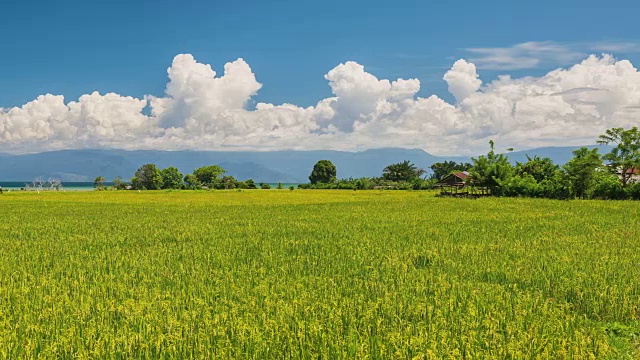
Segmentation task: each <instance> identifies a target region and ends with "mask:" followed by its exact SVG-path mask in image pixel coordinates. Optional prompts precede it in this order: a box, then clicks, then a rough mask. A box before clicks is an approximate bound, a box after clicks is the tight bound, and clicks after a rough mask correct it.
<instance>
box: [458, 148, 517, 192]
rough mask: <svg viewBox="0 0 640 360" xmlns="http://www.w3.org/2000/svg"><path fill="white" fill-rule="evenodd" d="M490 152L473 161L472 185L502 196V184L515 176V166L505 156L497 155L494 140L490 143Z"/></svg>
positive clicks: (470, 174)
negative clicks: (485, 188)
mask: <svg viewBox="0 0 640 360" xmlns="http://www.w3.org/2000/svg"><path fill="white" fill-rule="evenodd" d="M489 145H490V150H489V153H487V155H486V156H484V155H482V156H479V157H477V158H471V159H472V160H473V168H472V169H471V171H470V172H469V176H470V178H471V183H472V184H473V185H475V186H481V187H487V188H489V189H490V190H491V192H492V193H494V194H496V195H499V194H500V183H501V182H505V181H507V180H508V179H509V177H510V176H511V175H512V174H513V166H511V163H510V162H509V158H508V157H507V156H506V155H504V154H496V153H495V149H494V143H493V140H491V141H489Z"/></svg>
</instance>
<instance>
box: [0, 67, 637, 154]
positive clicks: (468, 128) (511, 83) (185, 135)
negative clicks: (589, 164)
mask: <svg viewBox="0 0 640 360" xmlns="http://www.w3.org/2000/svg"><path fill="white" fill-rule="evenodd" d="M167 73H168V77H169V81H168V83H167V86H166V90H165V95H164V96H162V97H154V96H145V97H143V98H141V99H138V98H133V97H128V96H122V95H118V94H113V93H109V94H105V95H102V94H100V93H97V92H94V93H92V94H89V95H83V96H81V97H80V98H79V99H78V100H77V101H71V102H65V99H64V98H63V97H62V96H55V95H50V94H47V95H41V96H39V97H38V98H36V99H35V100H33V101H31V102H29V103H27V104H25V105H23V106H20V107H14V108H0V151H6V152H34V151H44V150H52V149H63V148H125V149H168V150H172V149H202V150H262V151H265V150H276V149H279V150H280V149H294V150H310V149H337V150H360V149H365V148H376V147H391V146H393V147H410V148H422V149H425V150H426V151H429V152H432V153H434V154H465V155H468V154H478V153H481V152H484V151H486V148H487V142H488V140H489V139H493V140H495V141H496V143H497V144H498V146H502V147H503V148H506V147H515V148H516V149H525V148H531V147H536V146H553V145H584V144H592V143H594V141H595V140H596V138H597V137H598V135H599V134H601V133H603V132H604V130H606V129H608V128H611V127H614V126H616V127H617V126H620V127H630V126H638V125H640V73H639V72H638V71H637V69H635V68H634V67H633V65H632V64H631V63H630V62H629V61H627V60H616V59H614V58H613V57H612V56H609V55H603V56H593V55H592V56H589V57H587V58H586V59H584V60H583V61H581V62H579V63H578V64H576V65H574V66H571V67H569V68H564V69H558V70H554V71H551V72H549V73H548V74H546V75H544V76H541V77H525V78H519V79H513V78H511V77H509V76H501V77H499V78H498V79H496V80H494V81H491V82H488V83H485V84H483V83H482V81H481V80H480V78H479V74H478V73H477V69H476V66H475V65H474V64H473V63H471V62H468V61H466V60H458V61H456V62H455V63H454V64H453V66H452V68H451V69H450V70H449V71H448V72H446V74H444V78H443V79H444V80H445V81H446V82H447V84H448V87H449V92H450V93H451V94H452V95H453V96H454V97H455V99H456V103H448V102H447V101H445V100H443V99H442V98H440V97H438V96H436V95H432V96H429V97H420V96H418V95H417V94H418V92H419V90H420V82H419V81H418V80H417V79H395V80H388V79H378V78H377V77H376V76H375V75H373V74H371V73H369V72H367V71H366V69H365V68H364V66H362V65H361V64H358V63H355V62H346V63H344V64H340V65H338V66H336V67H335V68H334V69H332V70H330V71H329V72H328V73H327V74H326V75H325V79H326V80H327V81H328V85H329V87H330V88H331V90H332V92H333V96H332V97H329V98H326V99H321V100H320V101H318V102H317V103H316V105H314V106H310V107H300V106H296V105H294V104H280V105H277V104H267V103H258V104H256V105H255V108H252V109H249V108H248V107H247V104H249V103H250V102H251V100H252V97H253V96H255V95H256V94H257V93H258V91H259V90H260V89H261V88H262V84H260V83H259V82H258V81H257V78H256V75H255V74H254V73H253V72H252V70H251V68H250V66H249V65H248V64H247V63H246V62H245V61H244V60H242V59H238V60H236V61H233V62H230V63H227V64H226V65H225V66H224V71H223V73H222V74H218V73H216V71H214V70H213V69H212V68H211V66H209V65H207V64H203V63H199V62H197V61H196V59H194V57H193V56H192V55H188V54H187V55H178V56H176V57H175V59H174V61H173V63H172V64H171V67H169V69H168V71H167ZM147 107H148V108H149V109H150V111H146V110H145V109H146V108H147Z"/></svg>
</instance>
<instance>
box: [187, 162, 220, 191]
mask: <svg viewBox="0 0 640 360" xmlns="http://www.w3.org/2000/svg"><path fill="white" fill-rule="evenodd" d="M226 172H227V170H225V169H223V168H222V167H220V166H219V165H209V166H203V167H201V168H197V169H195V170H194V171H193V175H195V176H196V178H197V179H198V181H199V182H200V184H204V185H207V186H208V187H209V188H213V187H214V185H215V184H216V183H217V182H219V178H220V176H221V175H222V174H224V173H226Z"/></svg>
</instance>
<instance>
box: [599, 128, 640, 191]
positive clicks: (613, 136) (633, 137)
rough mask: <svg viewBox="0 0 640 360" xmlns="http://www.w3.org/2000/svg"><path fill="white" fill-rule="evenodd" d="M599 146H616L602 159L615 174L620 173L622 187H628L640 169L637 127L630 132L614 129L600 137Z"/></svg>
mask: <svg viewBox="0 0 640 360" xmlns="http://www.w3.org/2000/svg"><path fill="white" fill-rule="evenodd" d="M597 143H598V144H601V145H610V144H615V145H616V146H615V147H614V148H613V149H611V152H610V153H608V154H606V155H604V156H603V157H602V158H603V159H604V160H606V161H608V162H609V165H610V168H611V170H612V171H614V172H619V173H620V181H622V187H626V186H627V184H628V183H629V180H631V177H632V176H633V174H634V171H635V170H636V169H640V131H638V128H637V127H635V126H634V127H632V128H631V129H629V130H625V129H623V128H613V129H609V130H607V131H606V132H605V133H604V134H603V135H600V138H599V140H598V141H597Z"/></svg>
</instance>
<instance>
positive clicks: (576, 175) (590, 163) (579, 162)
mask: <svg viewBox="0 0 640 360" xmlns="http://www.w3.org/2000/svg"><path fill="white" fill-rule="evenodd" d="M600 166H602V159H601V157H600V153H598V149H591V150H589V149H587V148H586V147H582V148H580V149H577V150H574V151H573V158H572V159H571V160H569V162H568V163H566V164H565V165H564V171H565V173H566V175H567V177H568V179H569V182H570V183H571V188H572V193H573V195H574V196H575V197H578V198H581V199H585V198H587V197H588V195H589V192H590V190H591V189H592V187H593V182H594V181H593V180H594V178H595V176H596V171H597V170H598V168H599V167H600Z"/></svg>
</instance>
